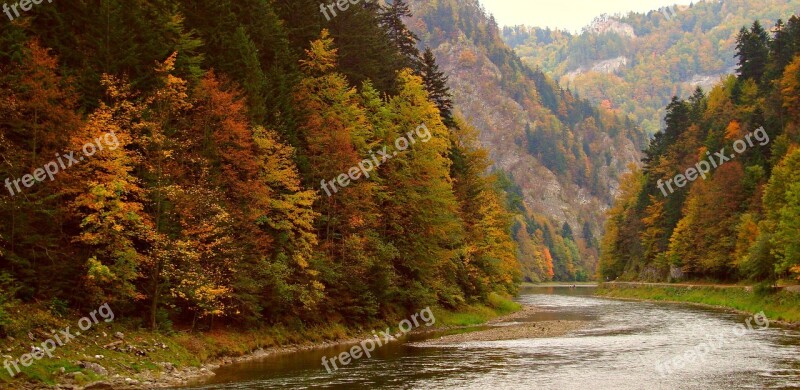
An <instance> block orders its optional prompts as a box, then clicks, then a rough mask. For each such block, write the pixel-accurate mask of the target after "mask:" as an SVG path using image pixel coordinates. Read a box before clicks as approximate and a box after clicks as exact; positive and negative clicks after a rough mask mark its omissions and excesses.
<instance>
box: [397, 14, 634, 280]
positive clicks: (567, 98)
mask: <svg viewBox="0 0 800 390" xmlns="http://www.w3.org/2000/svg"><path fill="white" fill-rule="evenodd" d="M412 5H413V13H414V18H413V19H412V20H411V21H410V22H409V25H410V27H411V29H412V30H413V31H415V32H416V33H417V34H418V35H419V37H420V38H421V39H422V43H423V44H424V45H426V46H428V47H430V48H432V50H433V52H434V53H435V54H436V57H437V58H438V60H439V62H440V64H441V66H442V69H444V70H445V71H446V72H447V73H448V75H449V77H450V78H449V85H450V86H451V87H452V91H453V95H454V101H455V106H456V108H457V110H458V111H459V112H460V113H461V115H463V116H464V117H465V118H466V119H467V120H468V121H470V122H471V123H472V124H473V125H474V126H475V127H476V128H477V129H478V131H479V139H480V141H481V143H482V145H484V146H485V147H486V148H487V149H488V150H489V152H490V156H491V159H492V160H493V161H494V162H495V163H494V165H493V169H495V170H499V171H503V172H505V173H507V174H508V175H509V176H510V178H511V180H512V181H513V183H514V186H512V187H517V188H516V189H515V190H514V191H512V192H516V193H517V194H518V196H519V197H520V198H521V202H519V203H518V204H517V210H518V211H519V212H520V213H521V215H522V217H521V218H520V219H519V220H518V221H517V226H516V227H515V232H516V234H517V235H516V237H517V241H518V242H519V243H520V246H521V248H522V249H521V250H522V251H523V255H522V256H523V267H524V272H525V275H526V276H527V277H528V278H529V279H531V280H546V279H547V272H549V271H547V270H545V269H544V268H543V267H541V266H539V265H538V264H542V261H541V259H546V258H551V257H552V258H553V264H554V266H555V270H554V276H555V278H556V279H558V280H575V279H576V278H577V279H585V278H586V277H587V276H591V275H593V272H594V269H595V264H596V263H595V262H596V259H597V242H596V237H599V235H600V234H601V232H602V225H603V221H604V210H606V209H607V208H608V207H609V205H610V201H611V199H612V198H613V196H614V195H615V194H616V193H617V191H618V188H619V183H618V181H619V177H620V176H621V174H622V173H623V172H625V171H626V170H627V169H628V165H629V164H630V163H632V162H635V161H638V159H639V158H640V155H639V151H640V150H641V149H642V148H643V146H644V137H643V136H642V133H641V132H640V130H639V129H638V128H637V126H636V125H635V124H634V123H633V122H630V121H623V120H620V119H619V117H618V116H617V115H615V114H614V113H612V112H609V111H607V110H602V109H598V108H596V107H595V106H594V105H593V104H591V103H590V102H588V101H585V100H581V99H577V98H576V97H574V96H573V95H572V94H571V93H570V92H569V91H566V90H564V89H562V88H560V87H559V86H558V85H557V84H556V83H555V82H553V80H552V79H550V78H549V77H548V76H546V75H545V74H544V73H542V72H541V71H537V70H533V69H531V68H529V67H527V66H526V65H525V64H523V62H522V61H521V60H520V58H519V57H517V56H516V55H515V54H514V53H513V52H512V51H511V49H510V48H509V47H508V46H507V45H506V44H505V43H504V42H503V41H502V39H501V35H500V30H499V28H498V26H497V24H496V22H495V21H494V19H493V18H492V17H491V16H489V15H487V13H486V12H485V11H484V10H483V8H482V7H481V6H480V4H479V3H478V2H477V1H473V0H466V1H461V0H459V1H453V0H449V1H437V2H427V1H414V2H412ZM523 204H524V206H523ZM543 244H544V247H542V245H543ZM536 248H540V249H536ZM544 249H546V250H544ZM544 263H547V261H545V262H544Z"/></svg>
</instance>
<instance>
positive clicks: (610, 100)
mask: <svg viewBox="0 0 800 390" xmlns="http://www.w3.org/2000/svg"><path fill="white" fill-rule="evenodd" d="M798 7H800V1H798V0H732V1H700V2H693V4H692V5H691V6H673V7H667V8H663V9H661V10H657V11H652V12H649V13H647V14H641V13H630V14H628V15H614V16H609V15H604V16H602V17H598V18H597V19H596V20H595V22H594V23H593V24H592V25H590V26H587V27H586V28H585V29H584V30H583V31H582V32H581V33H580V34H570V33H568V32H564V31H554V30H550V29H540V28H536V27H525V26H516V27H507V28H504V29H503V38H504V40H505V41H506V42H508V44H509V45H511V46H512V47H513V48H514V50H515V52H516V53H517V54H519V55H520V56H521V57H522V58H523V60H524V61H525V63H526V64H528V65H530V66H532V67H534V68H541V69H542V70H543V71H544V72H545V73H547V74H548V75H552V76H553V77H554V78H555V79H556V80H558V81H559V83H560V85H562V86H563V87H565V88H569V89H571V90H574V91H576V92H577V93H578V94H579V95H580V96H581V97H584V98H587V99H589V100H590V101H591V102H593V103H594V104H600V105H603V106H604V107H607V108H609V109H612V110H615V111H618V112H620V113H622V114H623V115H625V116H627V117H630V118H631V119H632V120H633V121H634V122H635V123H637V124H641V126H642V127H643V128H644V129H645V130H646V131H647V132H648V133H649V134H653V133H655V132H657V131H659V130H661V128H662V126H663V125H662V124H663V118H664V115H665V110H664V107H666V105H667V104H669V102H670V99H671V98H672V96H676V95H677V96H680V97H683V98H688V97H689V96H690V95H691V94H692V93H694V90H695V89H696V88H697V87H702V88H704V89H705V90H708V89H710V88H711V87H713V86H714V85H715V84H716V83H717V82H718V81H719V80H720V78H722V77H724V76H725V75H727V74H731V73H733V71H734V69H735V65H736V62H735V58H734V51H735V47H736V35H737V34H738V33H739V30H740V29H741V27H742V26H744V25H749V24H751V23H752V21H753V20H759V21H761V22H762V23H763V24H764V25H772V24H774V22H775V20H777V19H779V18H783V20H784V21H785V20H787V19H788V17H789V16H790V15H792V14H793V13H795V12H796V11H797V9H798Z"/></svg>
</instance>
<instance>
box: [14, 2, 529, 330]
mask: <svg viewBox="0 0 800 390" xmlns="http://www.w3.org/2000/svg"><path fill="white" fill-rule="evenodd" d="M402 7H403V3H402V2H396V3H395V4H394V5H393V6H391V7H386V8H384V7H378V6H376V5H375V4H374V3H371V4H370V3H364V4H361V5H358V6H353V7H350V9H349V10H348V11H347V12H341V13H340V14H339V15H338V16H337V17H335V18H332V19H331V20H330V21H328V20H327V19H326V18H325V16H324V15H323V14H322V13H320V10H319V2H316V1H311V0H299V1H268V0H244V1H230V0H214V1H195V0H192V1H188V0H187V1H167V0H137V1H115V0H103V1H99V0H98V1H95V0H88V1H69V2H55V3H52V4H51V3H43V4H41V5H39V6H37V7H36V8H35V9H34V10H32V11H30V12H28V13H26V14H24V15H22V16H21V17H20V18H17V19H16V20H14V21H13V22H3V23H0V180H5V182H4V186H5V188H3V193H2V195H0V220H2V221H3V222H2V224H0V334H2V333H5V332H6V331H8V329H6V328H4V325H5V324H7V323H8V320H9V314H8V313H10V312H11V310H12V309H13V308H18V307H19V306H18V305H23V304H31V303H42V304H44V305H45V306H46V307H54V308H62V309H64V308H72V309H80V310H83V309H86V308H89V307H96V305H97V304H99V303H103V302H107V303H110V305H111V307H113V308H114V311H115V312H117V317H127V318H139V319H141V320H142V323H143V324H144V325H146V326H150V327H154V328H156V327H168V326H170V324H173V323H174V324H176V325H181V326H190V325H191V327H193V328H201V329H203V328H208V327H210V326H211V324H213V323H216V324H223V323H225V324H236V325H242V326H250V325H255V324H263V323H268V324H292V325H293V326H305V325H310V324H315V323H343V324H363V323H366V322H367V321H371V320H375V319H382V318H388V317H390V316H393V315H394V316H396V315H397V314H404V313H406V312H413V311H418V310H419V309H420V308H421V307H425V306H426V305H441V306H444V307H449V308H458V307H460V306H461V305H462V304H465V303H473V302H485V301H486V300H487V299H489V297H490V296H491V295H492V294H494V293H496V292H497V293H502V294H506V293H513V292H514V291H515V288H516V283H517V282H518V281H519V280H520V271H519V264H518V261H517V258H516V246H515V244H514V242H513V240H512V236H511V229H510V228H511V219H510V214H509V213H508V212H507V211H506V203H507V202H506V194H505V193H504V192H503V191H502V190H500V189H499V186H498V185H497V184H496V181H495V178H494V177H493V176H488V175H487V174H486V168H487V166H488V165H489V161H488V160H487V155H486V153H485V152H484V151H483V150H482V149H481V148H480V147H479V146H478V145H477V143H476V142H475V140H474V136H473V133H472V130H471V128H470V126H469V125H467V124H465V123H466V122H464V121H463V120H462V119H460V118H458V117H454V116H453V115H451V114H450V113H449V112H448V109H449V108H448V107H449V103H448V102H447V95H448V91H447V90H446V89H442V88H437V87H436V86H441V85H442V83H443V77H444V75H443V74H441V72H439V71H438V68H437V65H436V62H435V59H434V58H427V59H423V58H422V56H421V55H420V54H419V52H418V51H417V50H416V48H415V44H416V42H415V41H414V39H413V37H412V36H411V35H410V33H409V31H408V30H407V28H406V26H405V25H404V23H403V21H404V18H405V16H404V12H403V10H402ZM412 137H416V139H415V140H414V142H410V141H411V140H410V139H409V138H412ZM400 138H404V139H405V140H406V142H407V143H408V145H407V146H406V147H401V146H402V145H403V144H402V143H398V142H396V140H399V139H400ZM90 143H94V144H95V146H92V147H91V148H88V147H87V144H90ZM93 149H99V150H93ZM387 150H388V153H389V157H391V159H389V158H387V157H381V159H380V160H379V159H378V157H380V156H378V153H379V152H386V151H387ZM71 151H74V153H73V152H71ZM88 151H91V153H89V152H88ZM392 151H395V152H397V153H396V154H392ZM66 156H69V159H68V160H67V159H65V158H66ZM78 156H80V159H78ZM62 157H64V158H62ZM73 159H74V161H73ZM365 161H372V162H374V164H373V165H374V169H372V170H368V169H363V170H362V171H361V172H360V173H358V174H356V173H353V169H355V168H354V167H360V164H362V163H364V162H365ZM44 168H48V169H50V170H55V171H56V172H54V173H55V175H53V176H54V177H51V178H47V177H45V178H44V179H42V178H41V175H40V174H39V171H41V172H44V170H43V169H44ZM50 170H48V171H47V172H48V173H49V172H50ZM34 177H35V179H33V178H34ZM343 183H347V184H343ZM332 187H333V188H332ZM334 188H335V189H334ZM329 193H330V196H328V194H329ZM215 320H216V322H215Z"/></svg>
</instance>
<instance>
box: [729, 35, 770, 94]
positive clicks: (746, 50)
mask: <svg viewBox="0 0 800 390" xmlns="http://www.w3.org/2000/svg"><path fill="white" fill-rule="evenodd" d="M769 44H770V38H769V34H767V32H766V31H765V30H764V28H763V27H762V26H761V23H759V22H758V21H756V22H754V23H753V26H752V27H751V28H750V30H749V31H748V30H747V29H746V28H742V30H741V31H740V32H739V36H738V37H737V38H736V57H738V58H739V68H738V69H737V72H738V73H739V77H740V78H741V79H742V80H747V79H753V80H755V81H756V82H757V83H760V82H761V81H762V78H763V76H764V73H765V72H766V70H767V62H768V60H769Z"/></svg>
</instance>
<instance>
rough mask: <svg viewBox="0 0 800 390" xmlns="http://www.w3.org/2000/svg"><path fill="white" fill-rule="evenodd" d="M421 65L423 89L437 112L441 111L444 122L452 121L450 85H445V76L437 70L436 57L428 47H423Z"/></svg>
mask: <svg viewBox="0 0 800 390" xmlns="http://www.w3.org/2000/svg"><path fill="white" fill-rule="evenodd" d="M421 65H422V66H421V70H420V74H421V75H422V80H423V81H424V82H425V90H426V91H428V97H429V98H430V99H431V100H433V102H434V103H436V106H437V107H439V112H441V113H442V118H444V120H445V123H447V124H450V123H452V119H453V100H452V97H453V96H452V94H451V93H450V87H448V86H447V76H446V75H445V74H444V72H442V71H440V70H439V65H438V64H437V63H436V57H435V56H434V55H433V51H431V49H430V48H425V52H424V53H423V55H422V64H421Z"/></svg>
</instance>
